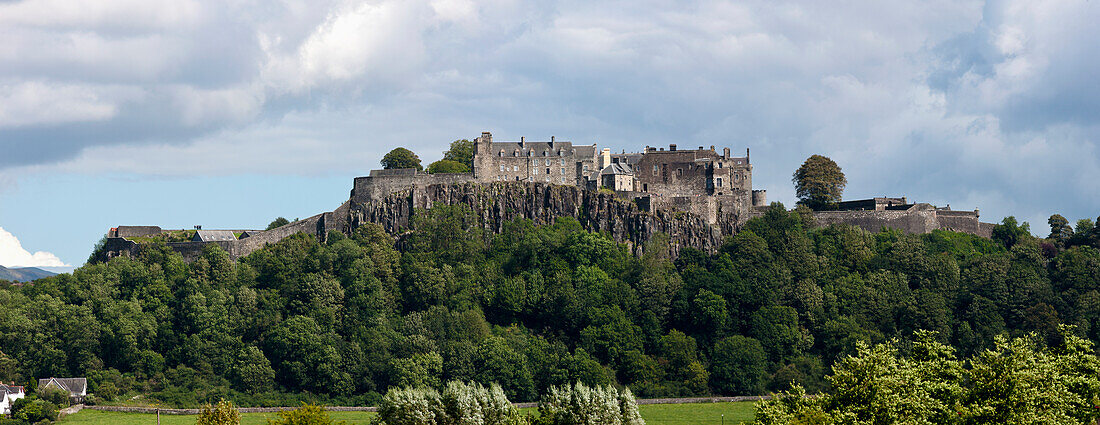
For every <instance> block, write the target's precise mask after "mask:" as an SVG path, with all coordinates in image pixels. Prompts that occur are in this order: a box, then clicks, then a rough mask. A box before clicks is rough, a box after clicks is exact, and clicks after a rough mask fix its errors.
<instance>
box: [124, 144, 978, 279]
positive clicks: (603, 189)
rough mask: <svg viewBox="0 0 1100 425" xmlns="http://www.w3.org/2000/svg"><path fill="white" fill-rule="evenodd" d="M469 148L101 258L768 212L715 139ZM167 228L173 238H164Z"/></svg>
mask: <svg viewBox="0 0 1100 425" xmlns="http://www.w3.org/2000/svg"><path fill="white" fill-rule="evenodd" d="M473 144H474V156H473V170H472V172H469V173H450V174H429V173H424V172H420V171H417V170H416V169H390V170H372V171H371V172H370V174H369V175H368V176H364V177H356V178H355V179H354V183H353V187H352V190H351V194H350V197H349V199H348V201H347V202H345V203H344V204H343V205H341V206H340V207H339V208H337V209H335V210H333V211H332V212H325V213H321V214H318V215H315V216H313V217H309V218H306V219H303V220H299V221H295V222H293V223H290V224H287V225H285V226H282V227H279V228H276V229H271V230H267V231H257V230H247V229H246V230H231V231H220V232H217V231H215V232H211V231H201V230H199V229H196V230H195V231H193V232H194V234H193V235H192V234H190V233H186V234H185V235H186V236H187V237H188V238H190V240H188V241H179V240H178V239H179V235H180V233H181V232H191V231H180V230H176V231H168V230H162V229H160V228H159V227H155V226H119V227H117V228H113V229H111V232H110V233H109V234H108V238H107V244H106V246H105V257H106V258H110V257H112V256H117V255H130V254H132V253H134V252H137V251H138V250H139V249H140V245H141V243H144V242H143V241H148V240H151V239H158V238H159V239H167V240H169V241H168V242H167V245H168V246H169V247H171V248H172V249H174V250H176V251H178V252H180V253H182V254H183V255H184V257H185V258H189V259H191V258H196V257H197V256H198V255H199V254H201V252H202V249H203V248H204V247H205V246H206V245H218V246H220V247H221V248H222V249H224V250H226V251H227V252H228V253H229V254H230V256H231V257H233V258H238V257H241V256H244V255H248V253H250V252H252V251H254V250H256V249H259V248H261V247H263V246H264V245H266V244H269V243H274V242H277V241H279V240H281V239H283V238H285V237H288V236H290V235H293V234H296V233H307V234H314V235H316V236H317V237H318V238H321V239H322V240H324V239H325V238H326V237H327V235H328V234H329V232H332V231H339V232H344V233H350V232H351V231H353V230H354V229H355V228H357V227H358V226H360V225H363V224H366V223H374V224H378V225H381V226H382V227H383V228H384V229H385V230H386V231H387V232H390V233H391V234H401V233H402V232H403V231H404V229H407V227H408V225H409V224H410V222H411V218H412V216H413V215H414V213H415V211H417V210H422V209H428V208H432V207H433V206H436V205H465V206H467V207H469V208H470V209H471V210H472V211H473V212H474V214H475V215H477V216H479V217H480V219H481V221H482V225H483V226H484V227H485V228H486V229H487V230H490V231H500V230H501V229H502V228H503V226H504V224H505V223H506V222H507V221H510V220H513V219H516V218H525V219H530V220H533V221H535V222H536V223H538V224H549V223H552V222H553V221H554V220H555V219H556V218H557V217H562V216H570V217H574V218H576V219H578V221H579V222H580V223H581V224H582V226H584V227H585V228H586V229H588V230H591V231H599V232H606V233H608V234H610V235H611V236H612V237H613V238H614V239H615V240H616V241H619V242H624V243H628V244H631V245H632V246H634V247H638V246H641V245H642V244H643V242H645V241H647V240H649V238H650V237H651V236H652V235H654V234H656V233H663V234H667V235H669V237H670V246H669V250H670V253H672V254H673V255H676V254H677V253H678V252H679V248H681V247H685V246H691V247H695V248H699V249H703V250H706V251H714V250H716V249H717V248H718V247H719V246H720V245H721V243H722V241H723V239H724V238H725V237H727V236H729V235H732V234H734V233H736V232H737V231H738V230H739V229H740V228H741V226H742V225H743V224H744V223H745V222H746V221H747V220H749V219H750V218H753V217H756V216H759V215H760V214H762V212H763V211H764V210H766V208H767V206H768V204H767V193H766V191H764V190H760V189H754V188H753V185H752V171H753V167H752V164H751V163H750V161H749V151H748V149H746V150H745V155H744V156H733V155H731V154H730V149H729V148H724V149H722V152H721V153H719V152H718V151H717V150H715V147H714V146H710V147H709V148H704V147H703V146H699V147H698V148H696V149H679V147H678V146H677V145H675V144H670V145H669V146H668V148H667V149H666V148H663V147H662V148H657V147H650V146H646V147H645V149H644V150H642V151H641V152H632V153H628V152H625V151H624V152H621V153H615V154H613V153H611V150H610V149H607V148H605V149H602V150H599V149H598V148H597V146H596V145H595V144H592V145H577V144H574V143H572V142H569V141H558V140H556V138H555V137H551V138H550V140H549V141H534V142H531V141H527V140H526V138H523V137H521V138H520V139H519V141H494V140H493V136H492V134H490V133H488V132H484V133H482V134H481V136H480V137H478V138H476V139H475V140H474V142H473ZM814 219H815V221H816V223H817V224H818V225H828V224H834V223H843V224H850V225H854V226H858V227H861V228H863V229H864V230H867V231H870V232H877V231H879V230H881V229H882V228H883V227H887V228H896V229H900V230H902V231H904V232H907V233H928V232H931V231H933V230H953V231H960V232H966V233H971V234H976V235H981V236H986V237H988V236H989V233H990V231H991V229H992V225H990V224H988V223H980V222H979V221H978V211H977V210H975V211H951V210H950V209H949V208H937V207H934V206H931V205H929V204H923V203H909V202H908V201H907V200H906V199H905V198H873V199H867V200H858V201H846V202H843V203H841V204H840V205H839V206H838V210H835V211H818V212H815V213H814ZM173 235H176V236H174V237H173Z"/></svg>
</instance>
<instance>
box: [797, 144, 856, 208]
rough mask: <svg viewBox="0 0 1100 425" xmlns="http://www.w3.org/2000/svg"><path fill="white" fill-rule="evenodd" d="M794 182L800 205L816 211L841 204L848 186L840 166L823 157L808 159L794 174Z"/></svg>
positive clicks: (817, 156) (814, 156)
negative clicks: (845, 187) (845, 188)
mask: <svg viewBox="0 0 1100 425" xmlns="http://www.w3.org/2000/svg"><path fill="white" fill-rule="evenodd" d="M792 181H794V188H795V195H796V196H798V199H799V201H798V203H799V204H801V205H806V206H808V207H810V208H812V209H815V210H820V209H825V208H828V206H829V205H831V204H835V203H837V202H840V200H841V195H842V194H843V193H844V186H846V185H847V184H848V180H847V179H846V178H845V177H844V172H842V171H841V170H840V166H839V165H837V164H836V162H833V160H832V159H829V158H828V157H825V156H821V155H813V156H811V157H809V158H807V159H806V162H803V163H802V166H801V167H798V170H796V171H795V172H794V177H793V178H792Z"/></svg>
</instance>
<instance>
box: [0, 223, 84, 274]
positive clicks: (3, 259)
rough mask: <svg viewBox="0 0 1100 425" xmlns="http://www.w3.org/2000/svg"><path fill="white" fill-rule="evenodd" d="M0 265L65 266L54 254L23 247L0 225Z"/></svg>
mask: <svg viewBox="0 0 1100 425" xmlns="http://www.w3.org/2000/svg"><path fill="white" fill-rule="evenodd" d="M0 266H4V267H65V266H68V265H67V264H65V263H64V262H63V261H61V259H60V258H57V256H56V255H53V254H51V253H49V252H45V251H38V252H35V253H34V254H31V253H30V252H28V251H27V250H25V249H23V245H22V244H20V243H19V239H18V238H16V237H15V235H13V234H11V233H8V232H7V231H6V230H4V228H3V227H0Z"/></svg>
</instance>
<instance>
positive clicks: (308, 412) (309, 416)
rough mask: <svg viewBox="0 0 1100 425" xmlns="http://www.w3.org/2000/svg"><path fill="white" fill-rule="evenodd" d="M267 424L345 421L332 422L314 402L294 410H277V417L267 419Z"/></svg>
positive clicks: (308, 424) (322, 424) (341, 424)
mask: <svg viewBox="0 0 1100 425" xmlns="http://www.w3.org/2000/svg"><path fill="white" fill-rule="evenodd" d="M267 424H268V425H345V424H347V422H344V421H340V422H334V421H333V420H332V418H330V417H328V412H326V411H325V409H324V408H323V407H321V406H318V405H316V404H303V405H302V407H299V408H297V409H294V410H288V411H283V412H279V419H277V420H269V421H267Z"/></svg>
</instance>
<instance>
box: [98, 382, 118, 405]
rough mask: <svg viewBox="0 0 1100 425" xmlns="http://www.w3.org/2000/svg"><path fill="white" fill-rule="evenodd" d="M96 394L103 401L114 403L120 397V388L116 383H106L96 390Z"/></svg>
mask: <svg viewBox="0 0 1100 425" xmlns="http://www.w3.org/2000/svg"><path fill="white" fill-rule="evenodd" d="M95 393H96V395H97V396H99V398H101V399H103V401H114V399H115V397H118V387H116V386H115V384H114V383H111V382H105V383H103V384H102V385H100V386H99V388H97V389H96V391H95Z"/></svg>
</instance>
